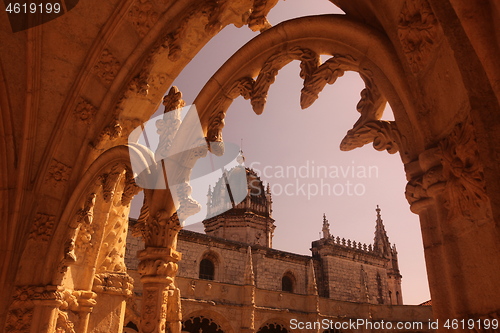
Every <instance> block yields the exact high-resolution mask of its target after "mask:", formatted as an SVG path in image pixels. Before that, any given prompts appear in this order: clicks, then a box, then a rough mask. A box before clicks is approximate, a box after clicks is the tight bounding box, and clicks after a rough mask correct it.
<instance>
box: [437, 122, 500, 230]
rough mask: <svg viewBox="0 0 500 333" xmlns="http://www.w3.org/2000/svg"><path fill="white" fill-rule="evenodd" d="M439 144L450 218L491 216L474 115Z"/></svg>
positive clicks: (471, 218) (472, 218) (474, 218)
mask: <svg viewBox="0 0 500 333" xmlns="http://www.w3.org/2000/svg"><path fill="white" fill-rule="evenodd" d="M439 147H440V148H441V151H442V165H443V175H444V178H445V179H446V187H445V196H446V203H445V205H446V208H447V209H448V219H449V220H452V219H454V218H455V217H458V216H460V217H465V218H467V219H470V220H471V221H472V220H478V219H483V218H488V217H490V216H491V212H490V203H489V199H488V196H487V195H486V191H485V183H484V175H483V168H482V165H481V163H480V162H479V152H478V149H477V142H476V139H475V134H474V127H473V125H472V122H471V121H470V119H468V120H466V121H465V122H463V123H460V124H458V125H457V126H456V127H455V129H454V130H453V131H452V132H451V134H450V135H449V136H448V137H447V138H446V139H444V140H443V141H441V143H440V145H439Z"/></svg>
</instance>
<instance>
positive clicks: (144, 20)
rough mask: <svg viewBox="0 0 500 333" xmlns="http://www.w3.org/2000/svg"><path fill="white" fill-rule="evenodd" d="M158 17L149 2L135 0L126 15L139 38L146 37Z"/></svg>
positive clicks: (151, 3) (149, 0)
mask: <svg viewBox="0 0 500 333" xmlns="http://www.w3.org/2000/svg"><path fill="white" fill-rule="evenodd" d="M159 17H160V14H159V13H158V12H157V11H156V10H155V8H154V4H153V2H151V0H136V1H135V2H134V4H133V5H132V8H130V11H129V13H128V18H129V20H130V22H132V25H133V26H134V28H135V30H136V31H137V34H138V35H139V36H140V37H141V38H142V37H144V36H146V34H147V33H148V32H149V30H150V29H151V28H152V27H153V26H154V24H155V23H156V21H158V18H159Z"/></svg>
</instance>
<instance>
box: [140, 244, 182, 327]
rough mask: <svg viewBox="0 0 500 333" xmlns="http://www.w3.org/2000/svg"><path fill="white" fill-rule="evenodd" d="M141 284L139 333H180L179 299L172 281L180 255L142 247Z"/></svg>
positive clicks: (168, 250)
mask: <svg viewBox="0 0 500 333" xmlns="http://www.w3.org/2000/svg"><path fill="white" fill-rule="evenodd" d="M138 256H139V260H140V263H139V267H138V270H139V273H140V274H141V282H142V283H143V295H142V311H141V324H140V332H141V333H165V332H176V333H179V332H180V331H181V327H182V324H181V320H182V316H181V306H180V304H181V300H180V292H179V289H178V288H176V287H175V285H174V280H175V275H176V273H177V270H178V265H177V261H178V260H180V258H181V254H180V253H179V252H177V251H175V250H172V249H170V248H159V247H150V246H149V247H146V249H145V250H143V251H140V252H139V255H138Z"/></svg>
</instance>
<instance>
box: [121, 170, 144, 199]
mask: <svg viewBox="0 0 500 333" xmlns="http://www.w3.org/2000/svg"><path fill="white" fill-rule="evenodd" d="M140 191H141V188H140V187H139V186H137V184H136V183H135V180H134V176H133V175H132V173H131V172H130V171H127V172H126V173H125V188H124V189H123V193H122V200H121V202H122V205H123V206H128V205H129V204H130V201H132V198H133V197H134V196H135V195H136V194H137V193H139V192H140Z"/></svg>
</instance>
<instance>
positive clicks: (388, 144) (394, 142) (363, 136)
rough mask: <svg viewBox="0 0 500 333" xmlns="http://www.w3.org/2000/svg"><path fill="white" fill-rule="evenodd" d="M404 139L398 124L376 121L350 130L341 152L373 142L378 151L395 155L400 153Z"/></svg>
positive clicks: (341, 144) (343, 140) (343, 141)
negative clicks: (385, 151)
mask: <svg viewBox="0 0 500 333" xmlns="http://www.w3.org/2000/svg"><path fill="white" fill-rule="evenodd" d="M402 139H403V138H402V136H401V133H400V132H399V130H398V128H397V125H396V122H394V121H385V120H374V121H371V122H368V123H366V124H364V125H363V126H361V127H358V128H357V129H351V130H349V131H348V132H347V135H346V136H345V137H344V139H342V142H341V143H340V150H342V151H349V150H353V149H355V148H359V147H362V146H364V145H365V144H367V143H370V142H373V147H374V148H375V149H376V150H378V151H382V150H387V151H388V152H389V154H394V153H396V152H398V151H399V149H400V147H401V141H402Z"/></svg>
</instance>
